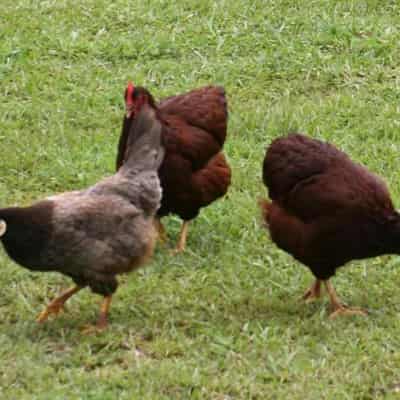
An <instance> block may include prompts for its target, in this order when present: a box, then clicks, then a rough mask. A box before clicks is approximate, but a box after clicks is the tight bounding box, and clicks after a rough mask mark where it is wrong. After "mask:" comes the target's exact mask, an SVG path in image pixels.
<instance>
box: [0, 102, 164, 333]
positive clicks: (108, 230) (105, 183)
mask: <svg viewBox="0 0 400 400" xmlns="http://www.w3.org/2000/svg"><path fill="white" fill-rule="evenodd" d="M160 135H161V125H160V123H159V122H158V120H157V119H156V117H155V113H154V111H153V110H151V109H150V108H149V107H144V108H143V110H142V111H141V112H140V114H139V116H138V119H137V120H136V121H135V123H134V124H133V125H132V127H131V130H130V134H129V139H128V145H127V149H126V162H125V163H124V165H123V166H122V167H121V168H120V169H119V170H118V172H117V173H116V174H115V175H112V176H110V177H108V178H104V179H103V180H101V181H100V182H98V183H97V184H95V185H94V186H91V187H90V188H88V189H86V190H79V191H73V192H67V193H62V194H59V195H56V196H52V197H49V198H47V199H45V200H42V201H39V202H37V203H35V204H33V205H32V206H30V207H12V208H3V209H0V240H1V241H2V243H3V246H4V248H5V250H6V252H7V254H8V255H9V256H10V257H11V258H12V259H13V260H14V261H16V262H17V263H18V264H20V265H22V266H23V267H25V268H28V269H30V270H33V271H58V272H61V273H62V274H64V275H67V276H69V277H71V278H72V280H73V281H74V283H75V286H74V287H72V288H71V289H69V290H67V291H65V292H64V293H62V294H61V295H60V296H59V297H57V298H56V299H55V300H53V301H52V302H51V303H50V304H49V305H48V306H47V308H46V309H45V310H44V311H43V312H42V313H41V314H40V315H39V317H38V321H39V322H43V321H45V320H46V319H47V318H48V316H49V315H51V314H57V313H58V312H59V311H60V310H61V309H62V308H63V305H64V303H65V302H66V301H67V300H68V299H69V298H70V297H71V296H72V295H73V294H75V293H76V292H78V291H79V290H81V289H82V288H84V287H86V286H89V287H90V289H91V290H92V291H93V292H94V293H98V294H100V295H102V296H104V300H103V302H102V305H101V310H100V315H99V318H98V321H97V325H96V327H97V328H98V329H103V328H105V327H106V326H107V316H108V310H109V307H110V303H111V297H112V295H113V293H114V292H115V291H116V289H117V286H118V282H117V279H116V275H118V274H120V273H127V272H129V271H131V270H133V269H135V268H138V267H139V266H140V265H142V264H143V263H144V262H145V261H146V259H147V258H148V257H149V256H151V254H152V250H153V246H154V242H155V238H156V231H155V228H154V215H155V213H156V212H157V210H158V208H159V206H160V202H161V186H160V181H159V178H158V174H157V170H158V168H159V166H160V164H161V162H162V160H163V157H164V148H163V147H162V144H161V136H160Z"/></svg>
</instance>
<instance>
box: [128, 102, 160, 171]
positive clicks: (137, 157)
mask: <svg viewBox="0 0 400 400" xmlns="http://www.w3.org/2000/svg"><path fill="white" fill-rule="evenodd" d="M163 158H164V148H163V147H162V145H161V123H160V121H158V119H157V117H156V114H155V111H154V110H153V109H152V108H150V107H143V108H142V109H141V111H140V112H139V114H138V117H137V118H136V119H135V121H134V123H133V124H132V126H131V129H130V131H129V136H128V142H127V149H126V153H125V161H124V164H123V166H122V167H121V173H122V174H124V175H129V176H130V177H132V176H133V175H136V174H137V173H139V172H142V171H145V170H148V169H151V170H156V169H158V167H159V166H160V165H161V162H162V160H163Z"/></svg>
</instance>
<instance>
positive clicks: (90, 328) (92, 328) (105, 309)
mask: <svg viewBox="0 0 400 400" xmlns="http://www.w3.org/2000/svg"><path fill="white" fill-rule="evenodd" d="M111 300H112V295H109V296H104V299H103V301H102V303H101V306H100V314H99V317H98V319H97V322H96V325H86V326H85V327H84V328H83V329H82V333H83V334H85V335H87V334H91V333H96V332H101V331H103V330H104V329H106V328H107V326H108V313H109V311H110V306H111Z"/></svg>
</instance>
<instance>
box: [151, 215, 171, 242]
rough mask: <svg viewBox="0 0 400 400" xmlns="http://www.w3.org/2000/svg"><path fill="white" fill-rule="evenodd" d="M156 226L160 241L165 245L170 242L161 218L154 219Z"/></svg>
mask: <svg viewBox="0 0 400 400" xmlns="http://www.w3.org/2000/svg"><path fill="white" fill-rule="evenodd" d="M154 226H155V227H156V230H157V233H158V240H159V241H160V242H161V243H163V244H164V243H166V242H168V236H167V232H166V230H165V227H164V225H163V223H162V222H161V219H160V218H157V217H156V218H154Z"/></svg>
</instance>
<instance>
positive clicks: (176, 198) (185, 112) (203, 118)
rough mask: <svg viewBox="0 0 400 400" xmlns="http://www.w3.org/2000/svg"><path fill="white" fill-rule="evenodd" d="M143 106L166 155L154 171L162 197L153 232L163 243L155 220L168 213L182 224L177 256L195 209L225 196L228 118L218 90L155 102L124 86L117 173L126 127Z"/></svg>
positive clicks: (162, 233) (228, 173)
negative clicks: (152, 113)
mask: <svg viewBox="0 0 400 400" xmlns="http://www.w3.org/2000/svg"><path fill="white" fill-rule="evenodd" d="M144 104H148V105H149V106H150V107H152V108H153V109H154V110H156V115H157V117H158V119H159V121H160V122H161V125H162V140H163V144H164V146H165V150H166V151H165V158H164V161H163V163H162V164H161V166H160V169H159V171H158V172H159V177H160V181H161V187H162V189H163V197H162V200H161V207H160V209H159V210H158V212H157V217H158V219H157V221H156V222H157V227H158V230H159V233H160V236H161V237H162V238H165V230H164V227H163V225H162V223H161V218H162V217H164V216H166V215H168V214H171V213H172V214H176V215H178V216H179V217H180V218H181V219H182V220H183V223H182V228H181V233H180V237H179V240H178V244H177V246H176V249H175V253H179V252H181V251H183V250H184V249H185V245H186V237H187V232H188V224H189V221H191V220H192V219H194V218H195V217H196V216H197V215H198V213H199V211H200V208H202V207H206V206H208V205H209V204H211V203H212V202H213V201H215V200H216V199H218V198H220V197H222V196H223V195H225V193H226V192H227V190H228V187H229V185H230V180H231V170H230V168H229V165H228V163H227V161H226V159H225V157H224V155H223V153H222V151H221V150H222V147H223V144H224V141H225V138H226V130H227V116H228V112H227V105H226V99H225V92H224V89H223V88H221V87H216V86H207V87H203V88H200V89H196V90H192V91H191V92H188V93H186V94H182V95H179V96H173V97H169V98H166V99H164V100H162V101H161V102H159V103H156V102H155V100H154V98H153V96H152V95H151V94H150V93H149V91H148V90H147V89H145V88H143V87H134V86H133V85H132V84H131V83H129V84H128V87H127V89H126V91H125V105H126V115H125V117H124V120H123V127H122V133H121V136H120V140H119V145H118V155H117V161H116V167H117V169H118V168H120V167H121V165H122V164H123V162H124V154H125V147H126V140H127V136H128V132H129V127H130V125H131V124H132V122H133V121H134V120H135V118H136V116H137V113H138V112H139V110H140V109H141V107H142V106H143V105H144Z"/></svg>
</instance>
